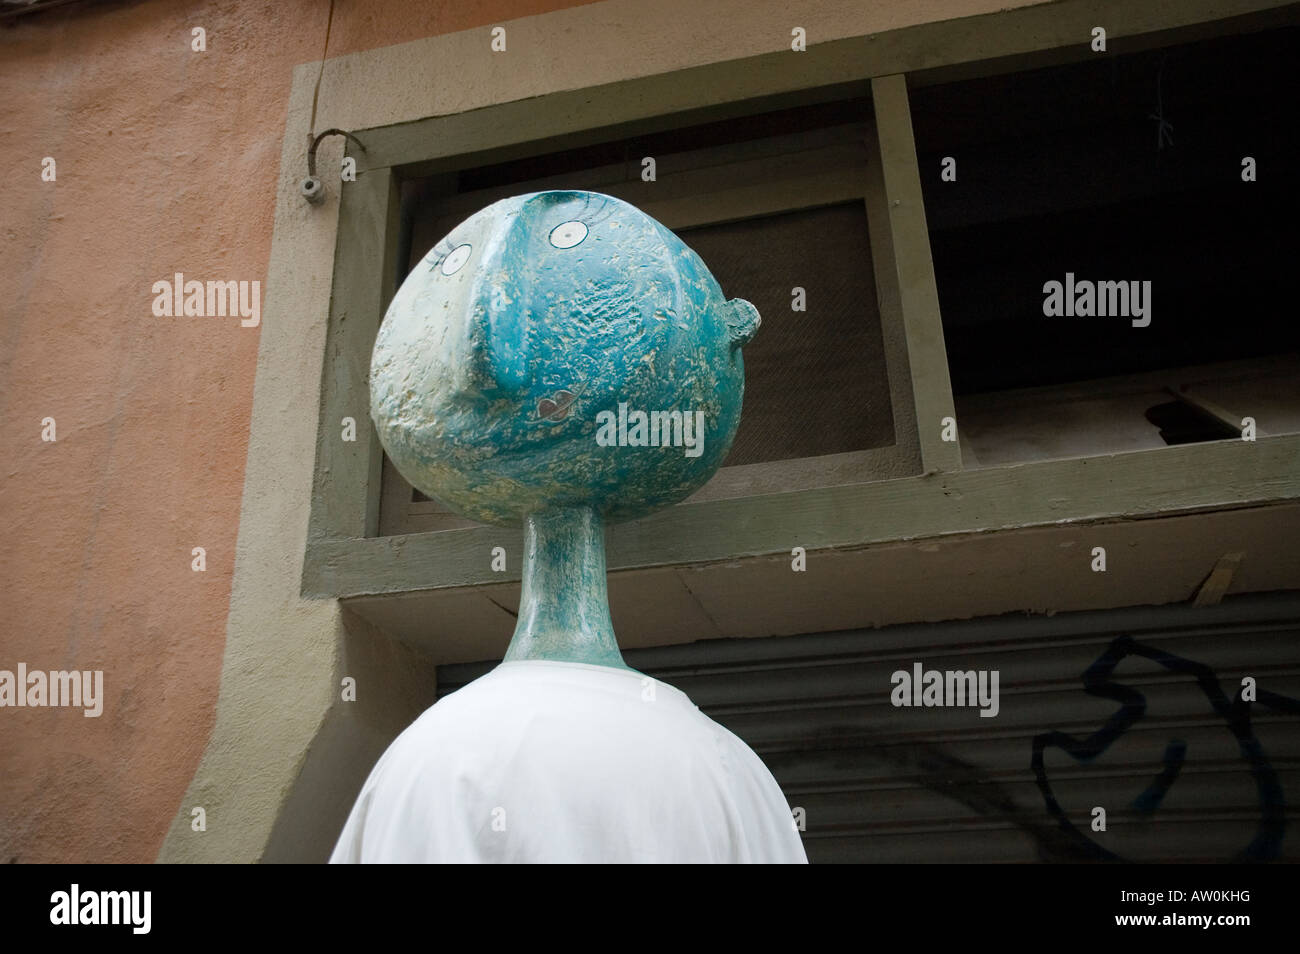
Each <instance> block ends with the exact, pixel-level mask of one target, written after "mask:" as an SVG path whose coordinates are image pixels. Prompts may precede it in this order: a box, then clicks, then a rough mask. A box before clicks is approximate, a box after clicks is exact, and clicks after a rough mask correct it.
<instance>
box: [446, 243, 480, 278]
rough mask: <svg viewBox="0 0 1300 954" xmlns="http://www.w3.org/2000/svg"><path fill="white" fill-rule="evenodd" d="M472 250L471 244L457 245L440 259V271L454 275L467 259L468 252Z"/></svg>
mask: <svg viewBox="0 0 1300 954" xmlns="http://www.w3.org/2000/svg"><path fill="white" fill-rule="evenodd" d="M471 251H473V246H470V245H457V246H456V247H455V248H453V249H452V250H451V251H450V252H449V253H448V254H447V257H446V258H444V259H443V260H442V273H443V274H444V275H454V274H456V272H458V271H460V270H461V268H462V267H463V266H464V264H465V263H466V262H468V261H469V253H470V252H471Z"/></svg>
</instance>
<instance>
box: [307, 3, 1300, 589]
mask: <svg viewBox="0 0 1300 954" xmlns="http://www.w3.org/2000/svg"><path fill="white" fill-rule="evenodd" d="M1103 8H1104V9H1103ZM1099 11H1100V12H1102V13H1105V12H1106V11H1109V13H1108V14H1107V15H1108V17H1109V19H1108V20H1107V22H1108V23H1110V24H1111V26H1110V28H1109V29H1108V35H1109V38H1110V42H1111V43H1112V44H1115V43H1117V42H1118V41H1120V40H1121V39H1122V40H1124V41H1125V42H1126V43H1128V44H1129V45H1128V47H1127V48H1128V49H1136V48H1143V47H1155V46H1163V45H1169V44H1173V43H1181V42H1187V41H1188V40H1191V39H1197V38H1200V37H1204V36H1212V35H1219V34H1221V33H1224V32H1234V31H1248V30H1251V29H1258V28H1259V24H1260V23H1263V24H1264V25H1272V24H1274V23H1277V22H1279V21H1282V22H1286V20H1285V18H1287V17H1289V14H1288V13H1287V12H1286V11H1285V10H1283V9H1279V4H1277V3H1272V2H1266V0H1228V2H1221V0H1185V2H1183V3H1181V4H1178V5H1174V6H1172V7H1168V6H1161V7H1160V8H1158V9H1157V8H1149V9H1143V10H1140V11H1131V10H1130V9H1129V8H1128V7H1126V6H1125V5H1123V4H1116V3H1105V2H1103V3H1084V2H1079V0H1067V2H1064V3H1060V4H1047V5H1040V6H1035V7H1028V8H1024V9H1018V10H1011V11H1002V12H999V13H996V14H989V15H986V16H983V17H978V18H970V19H963V20H956V21H942V22H937V23H930V24H923V25H920V26H917V27H912V28H908V29H905V30H899V31H894V32H893V33H890V34H883V35H881V36H879V37H877V36H862V37H851V38H846V39H843V40H837V41H834V42H833V43H831V44H828V47H830V49H828V50H826V51H823V54H822V55H819V56H818V57H817V58H811V57H809V58H803V57H800V56H798V55H794V54H789V53H785V54H779V53H778V54H770V55H766V56H764V57H760V58H759V59H762V60H763V61H764V64H763V66H762V68H758V67H757V66H756V64H755V62H754V61H752V60H748V59H747V60H734V61H726V62H720V63H715V64H711V65H709V66H705V67H698V68H694V69H690V70H684V71H679V72H677V73H670V74H659V75H653V76H648V77H644V78H640V79H635V80H628V81H624V82H619V83H612V84H610V85H608V86H602V87H596V88H590V89H583V90H574V91H565V92H559V93H554V94H550V95H547V96H544V97H538V98H534V99H529V100H526V101H515V102H509V103H503V104H500V105H497V106H492V107H487V108H483V109H476V110H472V111H469V112H465V113H457V114H452V115H447V116H431V117H427V118H425V119H422V120H418V121H415V122H408V123H400V124H396V125H393V126H384V127H375V128H371V129H361V130H353V132H354V134H355V135H357V136H358V137H359V138H360V139H361V141H363V142H364V143H365V144H366V151H365V152H364V153H354V151H353V147H352V146H349V147H348V153H349V154H352V155H354V157H355V158H356V159H357V164H358V169H359V176H358V178H357V180H356V181H355V182H350V183H347V185H346V187H345V188H344V189H343V190H342V198H341V200H340V208H339V213H338V215H339V219H338V239H337V248H336V252H335V258H334V269H333V286H332V287H333V294H332V296H331V305H330V314H329V319H328V321H329V325H328V331H327V343H326V349H325V359H324V369H323V381H322V394H321V414H320V427H319V429H318V435H317V457H316V467H315V477H314V481H313V489H312V507H311V518H310V524H309V533H308V543H307V553H306V559H305V560H304V570H303V581H302V592H303V595H304V596H307V597H318V598H370V599H373V598H376V597H382V596H384V595H385V594H390V595H396V594H403V593H407V594H409V593H414V592H417V591H428V590H441V589H446V588H457V587H465V586H473V585H477V584H484V583H501V582H509V581H515V580H517V579H518V571H517V561H515V564H514V566H512V572H510V573H506V574H496V573H492V572H491V569H490V566H489V560H488V558H487V554H489V553H490V552H491V549H492V547H494V546H505V547H507V548H511V547H515V546H517V544H518V533H517V531H514V530H508V529H498V528H492V527H473V528H466V529H459V530H448V531H440V532H426V533H411V534H401V535H394V536H380V535H379V534H378V531H379V525H378V514H379V504H380V498H381V483H382V470H383V468H382V460H383V453H382V449H381V448H380V445H379V442H378V439H377V436H376V435H375V433H374V430H373V427H371V426H370V424H369V415H368V413H367V411H368V409H367V406H366V405H367V400H368V387H367V376H368V370H369V358H370V350H369V349H370V344H371V343H372V342H373V339H374V336H375V333H376V331H377V329H378V325H379V322H380V320H381V318H382V316H383V314H384V311H385V308H386V306H387V304H388V301H389V299H390V298H391V295H392V294H393V292H394V291H395V288H396V282H397V280H398V277H399V275H401V274H404V271H405V269H404V268H402V267H400V266H399V263H398V261H397V246H398V240H399V214H398V192H399V184H400V182H401V180H402V179H403V178H407V177H418V176H426V175H433V174H439V173H448V172H452V171H455V170H456V169H459V168H466V167H473V166H478V165H483V164H487V163H492V162H504V161H508V160H510V159H515V158H521V157H524V156H528V155H537V154H540V153H544V152H549V151H555V150H559V149H569V148H576V147H578V146H581V145H585V144H592V143H597V142H604V141H609V140H611V139H619V138H631V137H633V136H636V135H644V134H648V133H652V132H659V131H664V130H667V129H674V128H681V127H685V126H690V125H696V124H699V123H703V122H709V121H713V120H719V119H726V118H733V117H736V116H744V115H752V114H754V113H759V112H766V111H770V110H774V109H778V108H784V107H787V106H792V105H800V104H807V103H814V102H825V101H828V100H833V99H841V98H851V97H855V96H859V97H860V96H863V95H868V94H869V95H870V97H871V102H872V107H873V114H874V115H873V116H872V117H869V118H870V119H872V120H873V122H872V123H871V124H870V125H871V127H872V130H873V135H872V136H871V141H870V143H869V146H868V156H869V163H868V185H867V188H866V191H865V192H864V198H865V200H866V202H867V209H868V225H869V229H870V231H871V245H872V255H873V259H874V266H875V272H876V277H877V288H878V294H879V296H880V313H881V321H882V328H884V327H896V328H898V329H900V330H901V333H902V335H903V344H904V346H905V352H906V356H907V368H906V372H907V377H906V384H907V387H908V388H909V389H910V396H911V401H910V408H911V409H912V410H913V413H914V421H915V433H916V436H917V441H918V445H919V453H920V457H921V463H922V473H921V474H920V475H918V476H914V477H903V478H896V479H889V480H873V481H859V482H849V483H843V484H837V485H834V486H820V487H806V488H799V487H792V488H790V489H787V490H785V491H784V492H779V493H761V494H758V495H756V496H752V497H751V496H742V497H731V498H723V499H711V500H703V501H699V502H693V503H687V504H681V505H678V506H676V507H671V508H668V509H667V510H665V511H662V512H660V513H657V514H654V515H652V516H650V517H648V518H646V519H644V520H640V521H634V522H632V523H628V524H620V525H618V526H615V527H613V528H611V530H610V533H609V553H608V565H609V568H610V570H611V571H619V570H626V569H633V568H650V567H657V566H671V565H683V564H704V563H715V562H722V561H730V560H738V559H739V560H743V559H745V558H749V557H762V556H773V555H778V554H781V553H785V554H787V555H788V553H789V551H790V548H791V547H792V546H795V545H798V546H802V547H804V548H806V549H807V550H809V551H813V550H818V549H831V548H846V547H847V548H856V547H864V546H870V545H873V544H875V543H881V542H888V541H896V540H901V539H908V538H918V537H926V536H939V535H944V534H957V533H970V532H981V531H988V530H997V529H1003V528H1012V527H1025V526H1034V525H1048V524H1056V523H1061V522H1063V521H1064V522H1068V521H1090V520H1098V519H1107V518H1117V519H1118V518H1121V517H1131V516H1132V515H1134V514H1141V515H1144V516H1164V515H1170V514H1175V513H1186V512H1193V511H1197V510H1212V509H1223V508H1225V507H1234V506H1245V505H1259V504H1265V503H1274V502H1278V501H1292V500H1295V499H1300V474H1297V470H1296V467H1295V462H1296V461H1297V460H1300V437H1297V436H1291V435H1286V436H1275V437H1267V438H1261V439H1259V440H1258V441H1256V442H1254V443H1250V444H1246V443H1245V442H1213V443H1206V444H1191V445H1179V446H1173V447H1166V448H1159V449H1152V450H1144V451H1134V452H1130V453H1124V454H1111V455H1103V456H1099V457H1094V458H1078V459H1067V460H1052V461H1041V462H1033V463H1026V464H1018V465H1014V466H1006V467H994V468H986V469H982V470H963V468H962V460H961V452H960V448H959V444H958V443H956V442H950V441H944V440H942V438H941V422H942V421H943V419H944V418H946V417H955V411H954V406H953V395H952V389H951V386H950V383H949V376H948V365H947V355H946V351H945V348H944V341H943V329H942V324H941V321H940V316H939V305H938V297H937V293H936V289H935V279H934V268H933V263H932V261H931V258H930V248H929V237H928V232H927V228H926V221H925V210H924V206H923V203H922V198H921V186H920V178H919V170H918V167H917V156H916V149H915V143H914V141H913V136H912V127H911V117H910V114H909V110H908V99H907V87H908V84H909V83H911V84H912V85H918V84H926V83H932V82H945V81H950V80H953V79H958V78H961V77H963V76H974V75H986V74H990V73H996V72H1006V71H1012V70H1023V69H1030V68H1034V67H1036V66H1043V65H1048V64H1050V63H1056V62H1066V61H1070V60H1077V59H1082V58H1086V57H1088V56H1090V55H1093V54H1091V52H1090V51H1089V50H1088V47H1087V43H1086V40H1087V37H1088V36H1089V32H1090V30H1091V27H1092V26H1093V25H1094V24H1095V22H1097V18H1098V15H1099ZM1232 14H1239V15H1237V16H1232ZM1225 16H1228V17H1229V19H1223V18H1224V17H1225ZM878 41H879V42H878ZM873 182H874V185H873V184H872V183H873ZM891 370H892V368H891ZM908 404H909V402H898V404H897V405H896V407H898V406H902V405H908ZM345 417H351V418H353V419H354V420H355V421H356V422H357V438H358V439H357V440H356V441H354V442H344V441H341V440H339V432H340V422H341V421H342V419H343V418H345Z"/></svg>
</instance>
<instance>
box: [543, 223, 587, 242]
mask: <svg viewBox="0 0 1300 954" xmlns="http://www.w3.org/2000/svg"><path fill="white" fill-rule="evenodd" d="M586 237H587V226H585V225H583V224H582V223H581V222H578V221H574V222H561V223H560V224H559V225H557V226H556V227H555V228H553V229H551V244H552V245H554V246H555V247H556V248H573V246H575V245H577V244H578V243H579V242H581V241H582V240H583V239H585V238H586Z"/></svg>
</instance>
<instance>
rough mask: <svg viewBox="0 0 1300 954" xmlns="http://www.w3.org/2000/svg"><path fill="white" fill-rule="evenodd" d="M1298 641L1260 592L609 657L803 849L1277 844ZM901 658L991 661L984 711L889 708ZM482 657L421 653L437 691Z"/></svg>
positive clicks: (909, 662)
mask: <svg viewBox="0 0 1300 954" xmlns="http://www.w3.org/2000/svg"><path fill="white" fill-rule="evenodd" d="M1297 636H1300V596H1297V595H1294V594H1272V595H1269V596H1264V597H1237V598H1234V599H1230V600H1227V601H1225V602H1224V603H1222V604H1220V605H1219V606H1215V607H1206V608H1194V607H1191V606H1186V605H1178V606H1166V607H1142V608H1136V609H1121V610H1108V611H1102V612H1091V613H1076V614H1065V615H1058V616H1054V617H1025V616H1005V617H997V618H992V619H979V620H970V621H959V622H950V623H940V624H918V625H905V626H894V627H887V628H883V629H879V630H866V631H850V632H839V633H821V634H813V635H805V636H791V637H772V638H767V639H745V640H713V641H706V642H698V643H693V644H689V645H682V646H672V647H664V648H659V649H649V650H633V651H629V652H627V653H626V654H625V655H626V658H627V661H628V664H629V665H630V666H632V667H633V668H635V669H639V670H641V671H643V672H646V673H648V674H650V675H653V676H654V677H656V678H657V679H661V680H663V681H664V682H667V683H670V684H671V685H674V686H676V687H678V688H679V689H681V690H683V691H684V692H686V693H687V694H688V695H690V697H691V699H692V700H694V702H695V703H696V704H697V705H698V706H699V707H700V708H701V709H702V710H704V711H705V712H707V713H708V714H709V715H710V716H712V717H713V718H714V719H716V720H718V721H719V722H721V723H722V724H724V725H726V726H727V727H728V728H730V729H731V730H732V731H733V732H735V733H736V734H737V735H739V736H740V737H741V738H743V739H745V740H746V742H748V743H749V744H750V745H751V746H752V747H753V748H754V750H755V751H756V752H758V754H759V755H760V756H761V757H762V758H763V760H764V762H766V763H767V765H768V766H769V767H770V768H771V770H772V772H773V774H774V775H775V776H776V778H777V781H778V782H780V784H781V786H782V789H783V790H784V791H785V794H786V797H787V799H788V800H789V802H790V805H791V806H792V807H794V808H802V809H803V810H804V812H805V823H806V831H805V832H804V843H805V846H806V848H807V851H808V857H809V859H810V860H811V861H814V862H832V861H890V862H898V861H901V862H927V861H928V862H965V861H971V862H1029V861H1081V860H1116V859H1122V860H1129V861H1230V860H1274V859H1280V860H1295V859H1296V857H1297V850H1296V847H1295V837H1294V835H1293V837H1292V838H1290V839H1288V838H1287V823H1288V822H1292V821H1294V818H1295V813H1294V811H1293V810H1292V809H1290V807H1289V806H1288V803H1287V801H1286V796H1287V794H1288V793H1290V794H1291V796H1292V797H1293V798H1294V797H1296V793H1297V792H1300V701H1298V700H1300V650H1298V649H1297V646H1298V643H1297ZM918 662H919V663H921V664H923V667H924V668H925V669H926V670H931V669H933V670H941V671H946V670H961V671H968V670H987V671H996V672H997V673H998V674H999V679H998V687H999V694H998V701H999V710H998V713H997V715H996V716H995V717H991V718H990V717H981V716H980V714H979V709H978V708H977V707H964V708H958V707H920V708H917V707H895V706H894V705H893V704H891V690H892V688H893V685H892V682H891V675H892V674H893V673H894V672H895V671H900V670H901V671H909V672H910V671H911V670H912V667H913V665H914V664H915V663H918ZM492 665H493V664H492V663H482V664H470V665H457V666H444V667H441V668H440V669H439V695H442V694H445V693H446V692H450V691H453V690H454V689H456V688H458V687H459V686H460V685H463V684H464V683H465V682H467V681H468V680H470V679H473V678H475V677H477V676H478V675H480V674H481V673H483V672H485V671H486V670H487V669H489V668H491V666H492ZM1085 674H1086V680H1087V683H1088V686H1087V687H1085ZM1244 677H1251V678H1252V679H1254V681H1255V684H1256V697H1255V700H1254V701H1244V700H1242V699H1241V698H1240V697H1241V694H1242V691H1243V689H1242V686H1243V683H1242V680H1243V678H1244ZM1036 751H1037V752H1039V753H1040V756H1039V757H1038V758H1036V756H1035V752H1036ZM1036 761H1039V762H1040V763H1041V764H1040V765H1039V766H1037V768H1036V766H1035V762H1036ZM1098 807H1100V808H1103V809H1104V810H1105V822H1106V830H1105V831H1094V830H1093V827H1092V826H1093V819H1094V809H1095V808H1098Z"/></svg>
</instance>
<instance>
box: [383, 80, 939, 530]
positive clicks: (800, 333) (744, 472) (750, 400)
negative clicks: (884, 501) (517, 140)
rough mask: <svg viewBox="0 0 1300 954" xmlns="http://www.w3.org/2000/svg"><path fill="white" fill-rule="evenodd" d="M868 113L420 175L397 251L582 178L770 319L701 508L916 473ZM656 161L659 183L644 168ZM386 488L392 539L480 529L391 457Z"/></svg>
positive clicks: (856, 107)
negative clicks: (878, 256)
mask: <svg viewBox="0 0 1300 954" xmlns="http://www.w3.org/2000/svg"><path fill="white" fill-rule="evenodd" d="M870 115H871V104H870V102H869V101H867V100H864V99H860V98H855V99H845V100H840V101H836V102H831V103H825V104H821V105H817V106H810V107H802V108H798V109H786V110H779V111H770V112H765V113H760V114H758V115H755V116H750V117H745V118H742V119H733V120H727V121H723V122H717V123H710V124H705V125H699V126H690V127H686V128H683V129H679V130H674V131H672V132H665V133H659V134H656V135H653V136H644V137H639V138H636V139H625V140H621V141H611V142H605V143H600V144H598V145H595V146H589V147H585V148H582V149H575V150H566V151H564V152H558V153H549V154H542V155H537V156H530V157H527V158H525V159H521V160H516V161H512V162H508V163H500V164H496V165H493V166H487V167H480V168H472V169H466V170H463V171H461V172H459V173H456V174H454V175H451V176H443V177H429V178H426V179H422V180H413V181H411V182H408V183H407V184H406V187H405V192H404V197H403V218H404V222H405V224H406V231H407V238H406V240H405V247H404V249H403V253H402V257H403V260H404V261H406V262H407V263H408V268H411V267H414V266H415V264H416V263H417V262H419V260H420V259H421V257H422V256H423V255H424V254H425V253H426V252H427V251H428V249H429V248H430V247H432V246H433V245H434V244H435V243H436V242H437V241H438V240H439V239H441V238H442V237H443V235H445V234H446V233H447V232H448V231H449V230H450V229H452V228H454V227H455V226H456V225H457V224H458V223H459V222H461V221H462V220H463V219H464V218H466V217H467V216H469V215H470V214H472V213H473V212H475V211H477V210H478V209H480V208H483V207H484V206H486V205H488V204H490V203H491V202H493V201H496V200H497V199H500V198H504V197H506V196H510V195H517V194H519V193H523V192H532V191H540V190H543V189H570V188H576V189H590V190H593V191H597V192H604V193H607V194H610V195H615V196H617V197H619V198H622V199H625V200H627V201H629V202H631V203H633V204H634V205H636V206H638V207H639V208H641V209H644V210H645V211H646V212H647V213H648V214H650V215H652V216H654V217H655V218H657V219H658V220H659V221H660V222H662V223H664V224H665V225H666V226H668V227H669V228H671V229H673V230H675V231H676V232H677V233H678V234H679V235H680V236H681V238H682V239H683V241H685V242H686V244H688V245H690V246H691V247H692V248H693V249H695V251H696V252H698V253H699V254H700V256H701V257H702V258H703V259H704V261H705V263H706V264H707V265H708V266H709V268H710V269H711V270H712V272H713V274H714V275H715V276H716V277H717V279H718V281H719V283H720V284H721V285H722V289H723V291H724V292H725V293H726V295H727V296H728V297H740V298H746V299H748V300H750V301H752V302H753V303H754V304H755V305H756V306H757V307H758V309H759V312H760V314H761V315H762V316H763V328H762V330H761V331H760V332H759V334H758V335H757V336H756V337H755V339H754V340H753V341H752V342H751V343H750V344H749V345H748V346H747V347H746V348H745V408H744V413H743V415H742V419H741V425H740V430H739V431H738V433H737V435H736V440H735V443H734V444H733V446H732V450H731V453H730V456H729V457H728V458H727V460H726V462H725V463H724V465H723V468H722V469H721V470H720V471H719V473H718V474H717V475H716V476H715V477H714V478H713V480H712V481H710V483H709V484H708V485H706V486H705V487H703V488H701V489H700V490H699V491H698V492H697V493H696V495H695V496H694V497H692V498H691V499H692V500H707V499H718V498H722V497H731V496H739V495H744V494H750V493H759V492H770V491H778V490H786V489H790V488H791V487H793V486H800V487H815V486H820V485H825V484H828V483H841V482H845V481H849V480H864V479H867V480H869V479H879V478H882V477H895V476H903V475H906V474H912V473H918V472H919V470H920V457H919V453H918V452H917V450H916V441H915V434H914V424H913V423H912V419H911V407H910V402H911V394H910V393H909V392H908V390H907V383H906V376H905V374H903V373H901V372H900V371H898V370H897V369H900V368H903V367H905V366H906V357H905V354H904V344H903V342H902V339H901V335H886V334H885V333H884V329H883V328H882V316H881V312H880V308H879V307H878V304H877V294H876V286H875V278H874V275H873V261H872V253H871V236H870V233H869V230H868V215H867V203H866V201H865V200H864V197H865V195H866V193H867V191H868V189H869V188H870V177H869V176H868V170H867V149H868V146H867V134H868V117H869V116H870ZM646 157H650V158H652V159H653V160H654V167H655V168H654V175H655V178H654V181H653V182H650V181H646V180H645V179H644V178H643V177H642V172H643V169H644V168H645V166H644V164H643V160H644V159H645V158H646ZM404 274H405V273H403V275H404ZM891 368H893V369H895V370H894V373H892V374H891ZM900 433H901V434H902V435H903V439H902V442H901V443H900V439H899V435H900ZM383 481H384V494H383V499H382V501H381V504H380V517H379V519H380V532H381V533H383V534H396V533H411V532H419V531H429V530H450V529H458V528H463V527H469V526H473V524H472V522H471V521H468V520H464V519H462V518H460V517H458V516H456V515H455V514H452V513H450V512H448V511H447V510H446V509H445V508H443V507H442V506H441V505H440V504H439V503H437V502H436V501H433V500H429V499H428V498H427V497H425V496H424V495H423V494H421V493H419V491H416V490H414V489H413V488H411V487H410V485H409V484H407V483H406V482H405V481H404V480H403V479H402V477H401V475H400V474H398V473H397V471H396V468H394V467H393V466H392V464H391V463H390V462H388V461H387V460H385V462H384V477H383Z"/></svg>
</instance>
